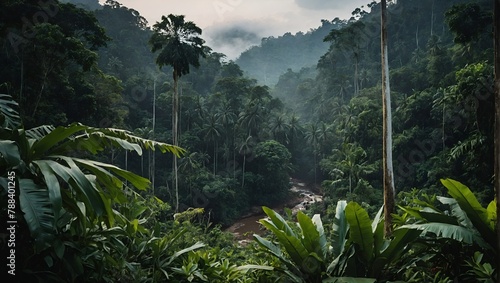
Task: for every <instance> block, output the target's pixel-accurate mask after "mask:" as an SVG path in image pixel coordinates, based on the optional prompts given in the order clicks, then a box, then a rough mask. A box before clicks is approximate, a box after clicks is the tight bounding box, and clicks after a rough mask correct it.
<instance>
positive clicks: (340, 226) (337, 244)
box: [332, 200, 349, 256]
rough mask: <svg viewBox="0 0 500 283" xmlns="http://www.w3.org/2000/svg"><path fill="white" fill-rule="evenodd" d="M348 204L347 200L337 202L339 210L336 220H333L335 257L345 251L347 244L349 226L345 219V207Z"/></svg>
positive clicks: (336, 213) (337, 209)
mask: <svg viewBox="0 0 500 283" xmlns="http://www.w3.org/2000/svg"><path fill="white" fill-rule="evenodd" d="M346 206H347V202H346V201H345V200H340V201H338V202H337V208H336V212H335V219H334V220H333V225H332V227H333V235H334V237H335V238H334V241H333V254H334V256H338V255H340V254H341V253H342V252H343V251H344V246H345V243H346V241H347V240H346V237H347V232H348V230H349V224H348V223H347V219H346V217H345V207H346Z"/></svg>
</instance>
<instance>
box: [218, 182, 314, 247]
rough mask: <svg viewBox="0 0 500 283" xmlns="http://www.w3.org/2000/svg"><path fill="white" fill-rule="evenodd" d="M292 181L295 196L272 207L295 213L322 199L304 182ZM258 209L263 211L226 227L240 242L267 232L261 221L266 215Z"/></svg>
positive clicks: (279, 210)
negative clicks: (286, 209) (286, 208)
mask: <svg viewBox="0 0 500 283" xmlns="http://www.w3.org/2000/svg"><path fill="white" fill-rule="evenodd" d="M292 181H293V182H292V184H293V185H292V188H291V189H290V191H291V192H292V193H293V195H294V197H293V198H292V199H290V200H288V201H287V202H286V203H284V204H281V205H279V206H277V207H272V209H274V210H275V211H278V212H280V213H281V212H282V211H283V209H284V208H285V207H288V208H290V209H291V210H292V214H294V215H295V214H296V213H297V211H299V210H305V209H306V208H307V206H308V205H309V204H311V203H312V202H317V201H322V197H321V196H320V195H317V194H314V193H313V192H312V190H310V189H309V188H307V187H306V185H305V184H304V183H301V182H299V181H297V180H292ZM256 210H257V211H261V212H259V213H256V214H254V215H251V216H247V217H243V218H241V219H239V220H238V221H236V222H235V223H234V224H233V225H231V226H230V227H229V228H227V229H226V231H227V232H231V233H233V234H234V235H235V238H236V239H237V240H238V241H239V242H240V243H245V242H248V241H249V240H251V239H252V236H253V234H257V235H261V236H262V235H263V234H264V233H265V232H266V229H265V228H264V227H263V226H262V225H261V224H260V223H259V220H260V219H262V218H265V217H266V215H265V214H264V212H262V210H261V209H256Z"/></svg>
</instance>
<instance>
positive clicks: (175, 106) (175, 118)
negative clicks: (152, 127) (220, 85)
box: [172, 70, 179, 212]
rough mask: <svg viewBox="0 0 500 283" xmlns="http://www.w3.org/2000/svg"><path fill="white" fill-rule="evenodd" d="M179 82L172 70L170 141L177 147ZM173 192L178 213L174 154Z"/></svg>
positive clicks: (175, 72) (175, 157)
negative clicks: (172, 92) (172, 93)
mask: <svg viewBox="0 0 500 283" xmlns="http://www.w3.org/2000/svg"><path fill="white" fill-rule="evenodd" d="M178 81H179V75H178V74H177V71H176V70H174V95H173V96H172V141H173V144H174V146H178V145H179V141H178V139H177V138H178V136H177V125H178V122H177V121H178V118H179V115H178V110H179V108H178V105H179V94H178V93H177V83H178ZM173 167H174V168H173V170H174V190H175V212H179V182H178V170H177V155H175V154H174V166H173Z"/></svg>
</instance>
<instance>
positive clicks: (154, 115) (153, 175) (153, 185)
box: [148, 78, 156, 195]
mask: <svg viewBox="0 0 500 283" xmlns="http://www.w3.org/2000/svg"><path fill="white" fill-rule="evenodd" d="M155 126H156V78H155V79H154V81H153V131H152V137H151V138H152V139H153V140H154V139H155ZM151 151H152V150H151V149H150V150H149V151H148V154H149V157H150V159H149V162H151V163H150V168H152V169H150V171H149V172H150V173H149V174H150V176H151V185H152V187H153V195H154V194H155V170H156V168H155V165H156V164H155V152H154V151H153V152H152V153H151ZM151 155H153V160H152V161H151Z"/></svg>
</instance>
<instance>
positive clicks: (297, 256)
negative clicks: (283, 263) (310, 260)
mask: <svg viewBox="0 0 500 283" xmlns="http://www.w3.org/2000/svg"><path fill="white" fill-rule="evenodd" d="M259 222H260V223H261V224H262V225H264V227H266V228H267V229H268V230H270V231H271V232H272V233H273V234H274V235H275V236H276V238H277V239H278V241H279V243H280V244H281V245H282V246H283V248H285V250H286V252H287V253H288V255H289V256H290V258H291V259H292V261H293V262H294V263H295V264H297V265H298V266H300V265H301V264H302V263H303V262H304V260H305V259H306V258H307V257H308V255H309V252H308V251H307V249H306V247H304V245H303V244H302V241H301V240H300V239H299V238H298V237H297V236H295V235H289V234H287V233H286V232H285V231H283V230H281V229H279V228H277V227H276V226H275V225H274V224H273V223H271V222H270V221H269V220H267V219H261V220H260V221H259Z"/></svg>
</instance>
